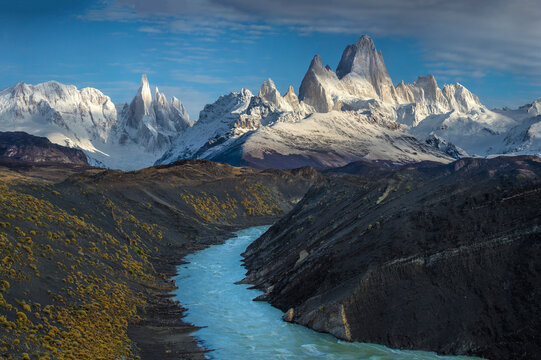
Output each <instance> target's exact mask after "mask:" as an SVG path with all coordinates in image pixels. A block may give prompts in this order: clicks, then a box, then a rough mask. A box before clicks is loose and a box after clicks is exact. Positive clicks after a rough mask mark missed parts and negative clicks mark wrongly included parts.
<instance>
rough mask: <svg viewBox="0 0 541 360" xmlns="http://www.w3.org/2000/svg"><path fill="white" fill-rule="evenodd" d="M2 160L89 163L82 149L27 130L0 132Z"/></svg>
mask: <svg viewBox="0 0 541 360" xmlns="http://www.w3.org/2000/svg"><path fill="white" fill-rule="evenodd" d="M0 160H4V161H5V160H7V161H14V162H27V163H63V164H76V165H88V162H87V159H86V156H85V154H84V153H83V152H82V151H81V150H77V149H72V148H68V147H65V146H60V145H56V144H53V143H51V142H50V141H49V139H47V138H45V137H39V136H34V135H30V134H27V133H25V132H20V131H19V132H0Z"/></svg>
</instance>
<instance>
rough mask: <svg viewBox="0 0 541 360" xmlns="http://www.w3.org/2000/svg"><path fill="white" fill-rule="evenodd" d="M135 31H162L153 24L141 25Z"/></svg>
mask: <svg viewBox="0 0 541 360" xmlns="http://www.w3.org/2000/svg"><path fill="white" fill-rule="evenodd" d="M137 31H140V32H144V33H150V34H161V33H163V31H162V30H161V29H159V28H157V27H154V26H141V27H140V28H139V29H137Z"/></svg>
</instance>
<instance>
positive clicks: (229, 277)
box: [175, 226, 472, 360]
mask: <svg viewBox="0 0 541 360" xmlns="http://www.w3.org/2000/svg"><path fill="white" fill-rule="evenodd" d="M266 229H268V226H258V227H252V228H248V229H244V230H241V231H238V232H237V237H234V238H231V239H229V240H228V241H226V242H225V243H224V244H222V245H215V246H211V247H209V248H207V249H205V250H202V251H199V252H197V253H194V254H191V255H189V256H187V257H186V259H185V260H186V261H188V262H189V263H187V264H184V265H181V266H179V268H178V276H177V277H176V278H175V280H176V284H177V286H178V287H179V289H178V290H177V292H176V297H177V299H178V300H179V301H180V302H181V304H182V305H183V306H184V307H186V308H187V309H188V310H187V312H186V314H187V315H186V317H185V319H184V320H185V321H187V322H190V323H193V324H194V325H197V326H201V327H203V326H204V328H202V329H200V330H198V331H197V332H196V333H195V336H196V337H197V339H198V340H199V341H200V343H201V345H203V346H204V347H206V348H208V349H212V351H211V352H209V353H208V354H207V357H208V358H210V359H217V360H237V359H238V360H241V359H242V360H248V359H258V360H265V359H269V360H270V359H341V360H342V359H343V360H349V359H356V360H358V359H370V360H390V359H393V360H394V359H396V360H406V359H407V360H425V359H426V360H428V359H449V360H451V359H453V360H458V359H472V358H466V357H452V356H438V355H436V354H434V353H430V352H424V351H402V350H393V349H390V348H387V347H385V346H382V345H376V344H367V343H349V342H345V341H341V340H337V339H336V338H334V337H333V336H331V335H328V334H322V333H318V332H315V331H313V330H310V329H308V328H305V327H303V326H300V325H296V324H291V323H287V322H284V321H282V314H283V313H282V311H280V310H279V309H276V308H274V307H272V306H271V305H269V304H268V303H265V302H259V301H252V299H253V298H255V297H256V296H258V295H260V294H261V292H260V291H259V290H249V289H248V287H249V286H248V285H236V284H235V282H237V281H239V280H241V279H242V278H243V277H244V275H245V273H246V270H245V269H244V267H243V266H242V264H241V259H242V257H241V255H240V254H241V253H242V252H243V251H244V250H245V249H246V247H247V246H248V245H249V244H250V243H251V242H252V241H254V240H255V239H257V238H258V237H259V236H260V235H261V234H263V232H265V231H266Z"/></svg>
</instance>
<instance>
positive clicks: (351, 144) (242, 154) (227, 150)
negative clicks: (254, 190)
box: [158, 79, 451, 168]
mask: <svg viewBox="0 0 541 360" xmlns="http://www.w3.org/2000/svg"><path fill="white" fill-rule="evenodd" d="M368 102H369V103H371V104H372V106H370V105H367V106H368V107H367V108H366V109H364V110H363V111H361V110H350V111H339V110H333V111H329V112H315V111H314V109H313V107H312V106H311V105H307V104H305V103H304V102H299V100H298V98H297V97H296V96H295V94H294V92H293V89H292V88H289V90H288V92H287V94H286V95H285V96H284V97H282V96H281V95H280V93H279V92H278V90H277V89H276V87H275V86H274V83H273V82H272V80H270V79H269V80H267V81H265V82H264V83H263V85H262V86H261V90H260V92H259V95H258V96H255V95H253V94H252V93H251V92H250V91H248V90H246V89H243V90H242V91H241V92H238V93H231V94H229V95H226V96H222V97H220V98H219V99H218V100H217V101H216V102H215V103H214V104H212V105H207V106H206V107H205V109H204V110H203V111H202V112H201V114H200V118H199V121H197V122H196V123H195V124H194V126H193V127H191V128H189V129H187V130H186V131H185V133H184V134H183V135H182V136H181V137H180V138H179V139H178V140H177V142H176V143H175V144H174V145H173V147H172V148H171V149H170V150H169V151H167V152H166V153H165V154H164V156H163V157H162V158H161V159H159V160H158V163H161V164H164V163H170V162H173V161H176V160H179V159H187V158H193V157H197V158H205V159H210V160H214V161H220V162H227V163H230V164H233V165H250V166H254V167H259V168H271V167H272V168H294V167H299V166H307V165H311V166H341V165H345V164H347V163H349V162H352V161H355V160H359V159H368V160H384V161H389V162H392V163H397V164H399V163H407V162H415V161H422V160H431V161H439V162H448V161H450V160H451V157H449V156H448V155H446V154H444V153H443V152H442V151H440V150H438V149H436V148H435V147H433V146H431V145H430V144H426V143H425V142H423V141H419V140H418V139H416V138H415V137H413V136H412V135H410V134H409V133H407V132H406V131H405V130H404V128H403V126H401V125H400V124H398V123H397V122H395V121H394V120H392V119H391V120H389V119H388V118H389V114H388V113H384V111H385V104H383V103H381V102H380V101H375V100H372V101H368ZM376 103H377V105H376ZM387 110H391V109H387Z"/></svg>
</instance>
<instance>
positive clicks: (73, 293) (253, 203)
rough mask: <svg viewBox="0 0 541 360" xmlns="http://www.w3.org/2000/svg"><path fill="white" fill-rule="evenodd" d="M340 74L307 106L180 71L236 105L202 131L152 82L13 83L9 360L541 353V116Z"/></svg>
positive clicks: (223, 108)
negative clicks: (120, 97) (114, 94)
mask: <svg viewBox="0 0 541 360" xmlns="http://www.w3.org/2000/svg"><path fill="white" fill-rule="evenodd" d="M153 5H154V4H153ZM130 11H131V10H130ZM134 11H135V10H134ZM166 13H167V12H166ZM115 14H117V13H115ZM117 15H118V14H117ZM132 15H133V16H134V18H137V16H139V15H140V14H139V15H136V14H135V13H132ZM134 18H132V19H134ZM73 19H79V18H77V17H73ZM104 21H105V20H104ZM106 21H110V19H108V20H106ZM182 24H183V23H182V22H177V23H175V25H176V26H177V27H180V28H182ZM146 25H148V24H146V23H145V26H144V27H139V28H138V29H137V30H136V32H137V33H138V35H140V34H139V33H147V34H148V33H151V34H153V36H166V33H167V31H164V30H161V29H150V28H149V27H148V26H146ZM252 25H253V24H252ZM256 27H257V26H256ZM177 29H178V28H177ZM250 29H251V30H250V31H252V32H258V31H262V30H261V29H259V28H250ZM206 30H208V29H206ZM206 30H205V31H206ZM132 32H134V29H131V30H130V32H126V34H131V33H132ZM181 32H182V31H181ZM305 35H306V34H305ZM383 38H384V39H383V41H382V42H383V43H385V44H386V46H389V42H387V40H388V39H387V40H385V37H383ZM229 40H231V39H228V41H229ZM234 40H238V39H234ZM231 41H233V40H231ZM209 43H213V44H214V42H209ZM257 43H258V42H257V41H253V42H250V44H252V45H254V46H255V44H257ZM228 44H229V43H228ZM327 45H328V44H327ZM395 45H396V44H395ZM168 46H169V45H168ZM175 46H176V45H175ZM306 46H308V45H306ZM333 46H334V45H333ZM191 48H192V50H193V49H195V50H194V51H196V52H197V51H201V49H202V48H201V47H191ZM147 50H148V51H138V53H141V54H143V55H141V56H143V57H145V56H152V53H153V52H154V50H155V49H154V48H151V49H147ZM214 50H215V49H206V51H207V52H209V53H213V51H214ZM327 50H329V49H327ZM168 51H170V50H168ZM311 51H312V50H311ZM314 52H315V51H314ZM333 53H335V55H338V54H337V53H336V48H335V47H333ZM100 54H101V53H100ZM176 54H177V53H176ZM178 54H180V53H178ZM178 54H177V55H178ZM218 54H219V55H218ZM246 54H248V52H244V53H243V55H246ZM310 54H313V52H311V53H310ZM394 54H395V56H396V54H397V52H395V53H394ZM184 55H186V54H184V53H182V56H180V55H178V56H179V57H178V58H177V57H175V58H174V60H176V62H175V63H176V64H184V61H187V62H189V61H193V60H194V59H196V60H197V62H198V63H199V60H200V58H198V57H195V58H192V57H190V56H186V57H184ZM215 55H217V56H216V58H219V60H220V61H221V60H222V58H221V56H222V53H221V52H220V53H218V52H217V53H216V54H215ZM324 55H325V57H328V55H329V52H326V53H325V54H324ZM331 55H332V54H331ZM206 56H207V57H206V59H210V58H211V57H212V56H211V55H209V54H207V55H206ZM423 56H424V54H423ZM203 58H204V57H203ZM212 58H213V59H214V57H212ZM272 58H274V55H273V57H272ZM310 58H311V59H312V60H311V61H308V60H310ZM168 59H170V60H171V59H172V58H171V57H168ZM400 59H401V58H400ZM170 60H166V59H160V61H158V62H157V63H156V68H160V66H163V64H164V62H163V61H170ZM214 60H216V59H214ZM238 60H239V59H238ZM258 60H261V61H264V60H265V58H264V56H263V55H261V58H259V54H258ZM336 60H339V62H338V64H337V66H336V67H335V69H334V70H333V68H331V66H329V65H326V64H325V62H324V61H323V57H322V56H320V55H319V54H315V55H314V56H313V57H312V56H311V55H310V57H308V58H306V63H305V64H304V63H303V64H304V65H308V68H307V70H306V72H305V73H304V76H303V77H302V81H301V82H300V85H299V86H298V91H297V93H296V92H295V88H294V86H292V85H289V87H287V91H286V92H282V93H281V92H280V91H279V90H278V87H277V85H276V84H275V82H274V81H273V80H272V79H270V78H267V79H266V80H265V81H263V83H262V85H261V86H260V88H259V90H258V91H254V90H253V89H252V90H250V89H248V88H240V87H238V88H235V87H231V86H229V85H227V86H226V84H229V80H227V79H223V78H220V77H214V76H212V74H214V71H217V69H219V68H221V66H222V65H223V66H226V65H224V64H225V62H224V64H221V63H220V65H217V63H213V64H214V65H215V68H212V69H207V67H206V65H205V64H202V68H204V69H205V70H206V71H207V70H208V73H206V74H205V75H199V76H195V75H194V76H191V75H192V74H190V76H187V75H185V74H182V72H179V70H178V69H176V68H175V69H174V71H172V72H171V73H170V74H168V75H167V76H168V78H167V81H176V80H179V79H180V80H179V81H181V82H182V81H184V80H186V78H188V80H187V81H188V83H189V84H190V85H189V86H187V87H185V88H184V90H183V92H182V93H183V94H184V95H186V97H187V98H188V99H189V100H188V101H192V103H193V102H194V99H197V100H196V101H197V102H199V101H202V100H201V98H202V94H207V95H208V93H202V92H200V91H199V90H198V89H200V88H203V87H206V88H207V90H208V88H211V87H220V86H221V85H223V86H222V87H221V88H220V89H227V92H226V93H225V94H224V93H223V92H220V94H222V95H216V94H215V93H213V94H214V95H213V97H212V99H216V97H217V99H216V100H215V101H214V102H211V103H208V104H206V105H204V106H203V105H202V104H201V107H200V109H201V108H202V110H201V111H200V112H199V114H198V117H197V118H194V117H193V116H192V119H193V120H191V118H190V115H189V114H188V111H187V110H186V107H185V106H184V104H183V103H182V102H181V100H179V99H178V98H177V97H175V96H171V97H170V98H169V100H168V98H166V95H165V93H163V92H160V90H159V89H158V87H157V86H156V87H154V88H153V89H152V88H151V86H150V83H149V80H148V78H147V76H146V75H145V74H144V73H143V75H142V76H141V79H140V82H139V85H134V86H133V89H132V90H135V88H137V86H139V87H138V90H137V91H136V92H135V91H134V92H135V95H134V96H130V97H129V98H128V99H131V100H129V101H125V100H124V101H119V102H116V103H113V101H112V100H111V97H109V96H108V95H106V94H105V90H115V89H116V90H115V91H118V89H125V88H123V87H122V86H124V85H126V82H123V81H120V82H117V83H115V84H112V83H110V82H108V81H105V82H102V83H101V84H104V85H106V86H109V87H108V88H104V92H102V91H100V90H98V89H96V88H91V87H82V88H77V87H76V86H75V85H68V84H64V83H61V82H58V81H55V80H51V81H45V82H41V83H38V84H36V85H30V84H27V83H25V82H22V81H19V82H17V83H16V84H14V85H11V86H8V87H6V88H4V89H2V90H0V360H3V359H10V360H11V359H13V360H15V359H22V360H31V359H32V360H52V359H59V360H60V359H63V360H75V359H151V360H153V359H156V360H158V359H160V360H161V359H207V358H213V359H228V360H229V359H246V358H257V359H274V358H283V359H296V358H299V359H312V358H324V359H404V360H406V359H440V358H447V357H449V358H453V359H456V358H469V357H478V358H485V359H491V360H507V359H513V360H523V359H524V360H527V359H535V358H539V354H540V353H541V347H540V344H541V338H540V335H539V334H541V320H540V319H541V305H540V304H541V303H540V301H539V298H540V296H541V293H540V292H541V265H540V262H539V258H540V256H541V252H540V249H541V240H540V239H541V208H540V206H539V203H540V201H541V159H540V157H539V155H540V154H541V141H540V139H541V99H537V100H533V101H532V102H531V103H528V104H525V105H523V106H520V107H518V108H516V109H510V108H507V107H502V108H494V109H489V108H488V107H487V106H485V105H484V104H483V102H482V101H481V99H480V98H479V97H478V96H477V95H475V94H474V93H472V92H470V90H468V89H467V88H466V87H465V86H464V85H462V84H460V83H458V82H456V83H450V84H444V85H441V83H440V84H438V82H437V81H436V77H435V76H433V75H431V74H428V75H426V76H418V77H417V73H416V74H415V77H414V78H413V79H415V78H416V80H415V81H412V82H409V83H407V82H404V81H400V82H398V83H393V80H392V79H391V76H390V74H389V71H388V70H387V66H386V64H385V62H384V59H383V54H382V51H380V50H378V49H377V48H376V46H375V44H374V41H373V40H372V38H371V37H370V36H368V35H362V36H361V37H359V38H358V39H357V40H356V41H355V42H352V43H350V45H346V46H345V48H344V50H343V52H342V55H341V57H338V56H336ZM209 61H211V60H209ZM239 61H241V62H240V63H236V62H234V63H235V64H236V65H239V64H242V60H239ZM308 62H309V64H308ZM135 65H138V64H127V63H126V64H125V59H124V58H123V59H122V62H119V63H115V65H111V66H115V68H116V69H119V68H120V67H124V66H125V67H126V68H130V70H129V73H130V74H131V75H132V76H133V73H137V74H141V73H142V72H144V71H146V70H149V72H148V73H150V74H155V75H158V73H157V71H154V68H153V67H144V68H143V67H139V66H135ZM153 65H154V64H153ZM282 65H283V64H282ZM301 65H302V64H301ZM284 66H285V65H284ZM288 66H289V65H288ZM396 66H397V65H396V62H395V63H394V68H395V69H396ZM432 66H434V64H431V65H430V66H428V68H429V69H430V68H432ZM238 67H243V66H240V65H239V66H238ZM404 67H411V64H408V63H405V64H404ZM288 69H289V67H288ZM291 69H293V68H291ZM302 69H306V67H303V68H302ZM302 69H301V70H302ZM389 69H391V67H390V68H389ZM264 70H265V68H263V67H261V68H259V69H257V76H255V75H254V76H251V77H248V76H245V77H239V79H248V80H249V81H250V82H252V83H253V81H252V80H253V79H254V78H257V81H258V82H257V84H259V83H260V81H261V80H262V79H263V78H265V77H266V75H265V77H263V78H262V79H259V77H260V76H261V74H263V73H264ZM297 70H298V69H297ZM452 70H456V69H451V70H450V72H453V71H452ZM100 71H101V69H100ZM265 71H266V70H265ZM455 72H456V71H455ZM402 73H403V72H402ZM465 73H466V74H467V73H468V72H465ZM82 74H87V73H86V72H84V73H82ZM475 74H477V75H479V76H480V77H482V76H481V74H479V73H475ZM252 75H253V74H252ZM282 75H283V74H282ZM299 75H302V72H301V73H299ZM514 75H516V74H514ZM81 76H82V75H81ZM228 76H229V74H228ZM288 76H289V77H288V79H291V74H290V73H289V74H288ZM483 76H484V75H483ZM490 76H492V75H490ZM29 77H30V79H36V77H35V76H31V75H29ZM156 77H158V78H160V79H162V80H163V79H164V77H163V76H156ZM63 79H69V77H66V78H63ZM182 79H184V80H182ZM275 79H276V78H275ZM300 79H301V77H299V80H300ZM447 79H448V78H447V77H445V76H444V80H447ZM248 80H247V81H248ZM279 80H280V84H284V82H283V81H284V76H282V77H281V78H280V79H279ZM477 80H478V79H477ZM40 81H44V80H43V79H42V80H40ZM478 81H481V80H478ZM471 83H475V82H471ZM79 84H83V85H84V84H88V83H87V82H81V81H80V82H79ZM169 84H171V83H169ZM220 84H221V85H220ZM235 84H236V83H235ZM184 85H186V83H184ZM115 86H116V87H115ZM130 86H131V85H130ZM130 86H127V87H129V88H130V89H131V88H132V87H130ZM235 86H236V85H235ZM165 88H166V89H167V93H169V92H172V91H180V89H181V88H180V87H176V86H167V85H166V87H165ZM239 88H240V89H239ZM495 88H498V87H497V86H496V87H495ZM160 89H162V90H163V89H164V87H162V86H160ZM186 89H187V90H186ZM231 89H239V90H238V91H232V90H231ZM472 89H474V87H472ZM132 94H133V93H132ZM206 99H208V97H207V98H206ZM252 298H253V300H254V301H255V302H253V301H252ZM179 300H180V302H179ZM282 320H283V321H282Z"/></svg>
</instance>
